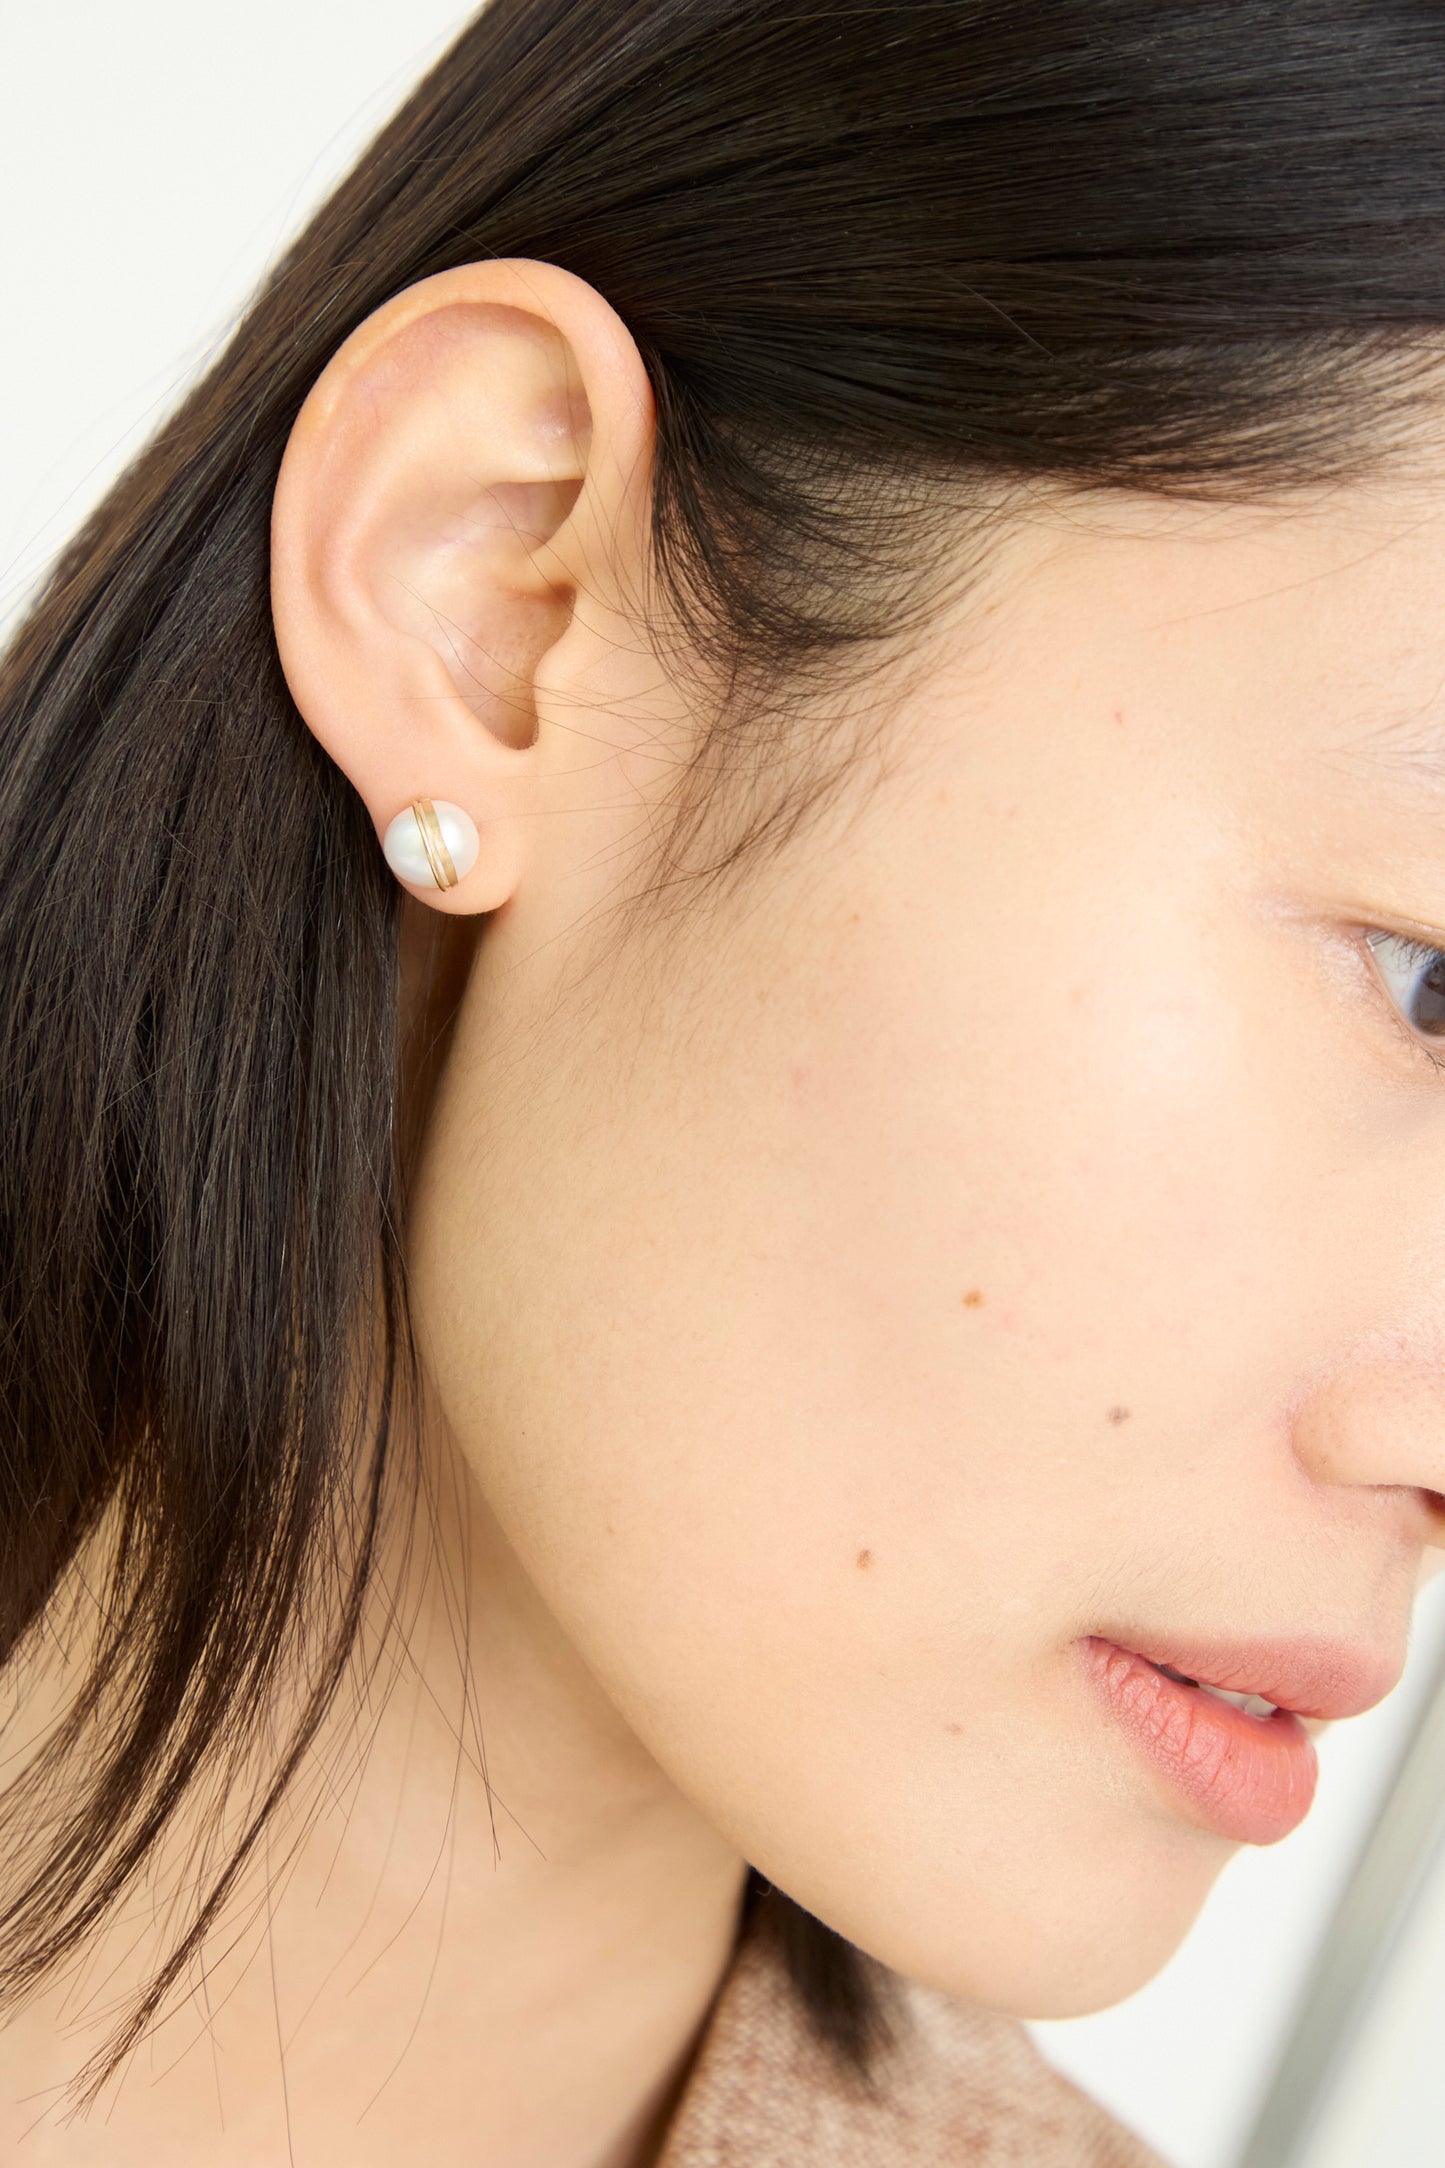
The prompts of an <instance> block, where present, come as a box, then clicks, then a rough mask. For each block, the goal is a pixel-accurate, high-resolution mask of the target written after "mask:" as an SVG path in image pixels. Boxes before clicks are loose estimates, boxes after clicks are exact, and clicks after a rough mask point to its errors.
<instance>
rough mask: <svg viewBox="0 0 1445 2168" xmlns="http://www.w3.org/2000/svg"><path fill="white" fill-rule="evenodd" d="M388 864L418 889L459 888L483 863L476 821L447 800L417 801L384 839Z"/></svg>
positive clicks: (402, 812) (405, 809)
mask: <svg viewBox="0 0 1445 2168" xmlns="http://www.w3.org/2000/svg"><path fill="white" fill-rule="evenodd" d="M381 847H382V850H383V851H384V852H385V853H386V862H387V864H388V865H389V866H390V868H391V870H392V872H393V873H394V874H395V875H396V877H397V879H398V880H399V881H405V882H406V883H407V884H408V886H410V887H412V888H432V889H438V888H442V889H445V888H455V887H456V886H457V883H458V882H459V881H462V880H464V879H465V878H466V876H467V874H469V873H470V872H471V870H472V868H473V866H474V865H475V864H476V862H477V855H478V853H479V852H480V850H481V838H480V837H479V836H478V834H477V828H476V823H475V821H473V819H472V817H471V815H470V814H469V813H467V812H465V811H464V810H463V809H462V807H461V806H459V805H453V804H452V803H451V801H450V800H449V799H446V798H436V799H433V798H413V800H412V802H411V804H410V805H409V806H406V807H405V808H404V809H403V810H402V811H401V812H400V813H398V814H397V816H396V818H395V820H394V821H392V822H391V824H390V826H389V827H388V829H387V831H386V834H385V835H384V836H383V838H382V843H381Z"/></svg>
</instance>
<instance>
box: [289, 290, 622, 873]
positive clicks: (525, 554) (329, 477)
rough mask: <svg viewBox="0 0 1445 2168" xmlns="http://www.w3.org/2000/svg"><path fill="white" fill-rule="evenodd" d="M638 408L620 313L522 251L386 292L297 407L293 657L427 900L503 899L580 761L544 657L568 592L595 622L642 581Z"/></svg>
mask: <svg viewBox="0 0 1445 2168" xmlns="http://www.w3.org/2000/svg"><path fill="white" fill-rule="evenodd" d="M651 424H652V410H651V400H650V393H649V391H648V387H647V380H646V374H645V371H643V369H642V364H641V361H640V359H639V357H638V356H637V350H636V347H635V345H634V344H633V342H632V340H631V338H630V335H629V334H628V333H627V331H626V328H625V327H624V326H623V325H622V324H621V322H620V320H619V319H618V318H617V317H616V316H615V314H614V313H613V311H612V310H611V309H610V308H609V307H608V306H607V304H606V303H605V302H604V301H603V300H602V299H601V297H600V296H599V295H597V294H595V293H594V292H593V290H592V289H591V288H590V287H588V286H586V285H584V284H583V282H582V281H580V280H578V279H575V278H573V277H572V276H571V275H570V274H569V273H566V272H563V271H560V270H558V269H557V267H556V266H554V265H549V264H534V263H529V262H503V263H489V264H479V265H469V266H466V267H464V268H463V269H461V270H458V271H454V272H447V273H443V274H441V275H440V276H439V277H437V278H434V279H429V280H425V281H423V282H422V283H421V284H420V285H418V286H416V287H413V288H410V289H408V291H407V292H406V293H404V294H402V295H398V296H397V297H396V298H395V299H394V300H393V301H392V302H389V303H388V304H387V305H386V307H385V308H384V309H382V310H380V311H378V312H377V314H376V315H375V316H373V317H371V318H369V319H368V320H367V322H366V323H364V324H363V325H361V326H360V327H359V328H358V330H357V331H356V332H355V333H354V334H353V335H352V337H351V338H350V339H349V340H348V341H347V342H346V344H345V346H343V347H342V348H341V350H340V351H339V352H338V354H337V355H336V356H335V357H334V359H333V361H332V362H331V364H330V365H329V367H328V368H327V370H326V371H325V373H324V374H323V376H322V377H321V378H320V379H319V380H318V382H317V384H316V385H315V387H314V388H313V390H312V393H311V395H310V397H309V398H308V400H307V402H306V405H305V407H304V408H303V410H302V413H301V415H300V416H299V418H298V420H297V423H296V426H295V428H294V430H293V432H292V437H291V441H290V443H289V444H288V447H287V451H286V456H285V459H284V461H283V464H282V471H281V476H280V480H279V483H278V486H277V491H276V499H275V505H274V510H273V519H272V600H273V610H274V616H275V625H276V637H277V643H278V647H279V651H280V656H281V662H282V667H283V669H284V671H285V674H286V678H287V682H288V684H289V685H290V688H291V691H292V694H293V697H294V698H295V700H296V703H297V706H298V708H299V709H300V711H301V714H302V717H303V719H304V720H305V722H306V724H307V725H308V727H309V728H310V729H311V730H312V732H313V733H314V735H315V736H316V737H317V738H318V739H319V741H320V742H321V744H322V745H323V746H324V747H325V748H326V750H327V752H328V753H329V754H330V755H331V757H332V759H333V760H335V761H336V763H337V764H338V766H340V767H341V768H342V769H343V770H344V771H345V773H346V774H347V775H348V776H349V777H350V779H351V781H352V782H353V783H354V784H355V786H356V788H357V789H358V790H359V791H360V792H361V795H362V796H363V798H364V799H365V800H366V803H367V806H368V809H369V811H370V813H371V815H372V819H373V822H374V824H375V827H376V832H377V836H378V839H379V840H380V841H381V842H382V844H383V847H384V849H385V851H386V856H387V860H388V863H389V864H390V865H391V866H392V869H393V871H394V872H395V873H396V874H397V877H398V878H399V879H400V880H402V881H404V882H405V883H406V884H407V886H408V887H410V888H411V889H412V890H413V891H414V892H415V893H416V894H417V895H418V896H420V897H421V898H422V899H423V900H425V901H427V902H429V903H431V904H433V905H434V906H435V907H436V908H437V909H440V910H445V911H462V912H478V911H488V910H494V909H496V908H497V907H498V906H499V905H500V904H501V903H503V902H505V901H507V900H508V898H509V896H510V895H511V893H512V891H513V890H514V888H515V886H516V884H517V882H518V881H519V880H520V878H521V877H522V873H523V870H524V866H525V862H526V857H527V842H528V835H529V833H531V832H534V831H535V819H534V818H532V816H534V815H535V812H536V811H537V810H538V809H539V808H538V800H537V792H538V789H539V787H540V783H541V780H542V778H543V777H544V776H545V775H546V774H547V773H548V772H549V771H550V772H553V773H555V770H556V767H557V765H558V763H559V762H560V763H563V764H565V763H566V762H567V761H568V760H569V759H573V760H575V759H576V758H577V757H578V756H577V746H576V734H575V732H574V733H572V734H571V735H570V738H569V736H568V734H567V733H564V732H560V731H557V732H549V730H548V728H547V718H546V713H545V707H546V701H545V698H543V699H539V681H540V665H541V663H542V660H543V658H544V657H546V656H553V657H554V658H555V655H556V653H557V651H558V649H559V644H560V643H563V642H564V641H565V640H566V639H567V637H568V635H569V634H571V633H573V631H574V628H575V625H576V618H577V608H578V600H579V596H582V595H585V598H586V606H587V610H588V612H589V613H590V629H591V632H592V634H593V635H594V636H596V635H598V634H600V633H601V631H602V629H603V625H602V621H603V620H605V619H606V618H607V616H608V612H609V607H610V605H609V599H608V598H609V590H610V589H615V590H616V591H617V592H619V593H620V592H621V591H622V590H624V589H626V590H628V591H635V586H636V574H637V570H638V567H637V566H636V565H630V564H627V563H625V562H619V561H618V552H619V551H620V552H621V553H622V555H623V556H624V557H625V556H626V554H627V553H628V552H629V551H632V552H634V553H640V552H641V551H642V549H643V548H644V547H645V536H646V518H645V500H646V489H647V487H648V485H649V483H650V454H651ZM601 536H605V537H606V542H607V552H608V553H610V555H609V556H607V557H606V561H604V555H603V554H602V553H599V549H598V538H599V537H601ZM614 629H615V628H614ZM584 644H585V643H584ZM569 652H570V651H569ZM578 660H579V663H580V661H581V658H580V657H579V658H578ZM555 675H556V673H555V670H551V669H549V673H548V686H549V691H550V692H551V694H553V695H555V692H556V686H555ZM592 757H595V753H594V755H593V756H592ZM428 806H429V807H430V808H432V811H431V812H430V813H428V812H427V811H426V810H425V809H426V808H427V807H428ZM419 809H420V810H419ZM439 874H440V878H439V877H438V875H439ZM453 876H454V877H453Z"/></svg>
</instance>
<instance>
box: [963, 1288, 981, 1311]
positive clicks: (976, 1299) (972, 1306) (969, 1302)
mask: <svg viewBox="0 0 1445 2168" xmlns="http://www.w3.org/2000/svg"><path fill="white" fill-rule="evenodd" d="M982 1301H983V1293H982V1290H981V1289H979V1288H977V1287H971V1288H970V1289H969V1291H968V1293H967V1294H966V1295H965V1296H964V1298H963V1307H964V1308H965V1310H976V1309H977V1308H978V1306H979V1304H980V1303H981V1302H982Z"/></svg>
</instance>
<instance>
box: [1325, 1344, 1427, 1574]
mask: <svg viewBox="0 0 1445 2168" xmlns="http://www.w3.org/2000/svg"><path fill="white" fill-rule="evenodd" d="M1292 1442H1293V1446H1294V1452H1295V1457H1296V1459H1297V1460H1298V1461H1299V1463H1300V1466H1301V1467H1302V1468H1303V1469H1304V1470H1305V1472H1306V1474H1308V1475H1309V1476H1310V1477H1311V1478H1312V1480H1314V1481H1315V1482H1317V1483H1337V1484H1350V1485H1355V1486H1359V1487H1362V1488H1363V1487H1371V1488H1391V1489H1397V1490H1402V1491H1413V1492H1416V1493H1419V1494H1422V1495H1421V1496H1420V1497H1419V1499H1418V1502H1417V1513H1418V1515H1419V1526H1418V1529H1414V1528H1412V1529H1411V1530H1410V1531H1409V1533H1410V1534H1411V1535H1412V1537H1413V1538H1414V1540H1416V1541H1419V1542H1426V1543H1439V1542H1441V1541H1442V1540H1445V1533H1442V1531H1445V1318H1433V1317H1432V1318H1427V1319H1422V1320H1420V1321H1419V1322H1418V1323H1417V1324H1416V1325H1414V1326H1412V1327H1410V1328H1403V1327H1401V1328H1394V1329H1391V1330H1390V1331H1388V1332H1380V1333H1376V1334H1375V1335H1373V1336H1372V1337H1371V1339H1370V1340H1369V1342H1368V1343H1367V1344H1365V1345H1362V1346H1357V1347H1356V1348H1355V1349H1354V1350H1353V1351H1352V1352H1351V1354H1350V1355H1349V1356H1348V1357H1347V1358H1345V1359H1344V1360H1342V1361H1340V1362H1339V1363H1338V1364H1336V1365H1335V1366H1334V1367H1333V1368H1332V1369H1331V1370H1330V1371H1329V1373H1328V1374H1327V1375H1326V1376H1324V1377H1322V1378H1319V1379H1317V1380H1316V1381H1315V1382H1314V1383H1313V1384H1312V1385H1311V1386H1310V1388H1309V1389H1308V1391H1307V1392H1306V1393H1305V1394H1304V1395H1303V1396H1302V1398H1301V1400H1300V1401H1299V1403H1298V1404H1297V1406H1296V1408H1295V1410H1294V1417H1293V1428H1292Z"/></svg>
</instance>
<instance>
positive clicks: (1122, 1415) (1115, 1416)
mask: <svg viewBox="0 0 1445 2168" xmlns="http://www.w3.org/2000/svg"><path fill="white" fill-rule="evenodd" d="M1128 1420H1129V1410H1128V1409H1127V1408H1110V1410H1109V1421H1110V1422H1111V1423H1127V1422H1128Z"/></svg>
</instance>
